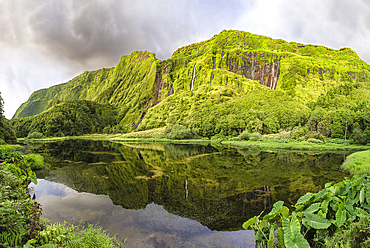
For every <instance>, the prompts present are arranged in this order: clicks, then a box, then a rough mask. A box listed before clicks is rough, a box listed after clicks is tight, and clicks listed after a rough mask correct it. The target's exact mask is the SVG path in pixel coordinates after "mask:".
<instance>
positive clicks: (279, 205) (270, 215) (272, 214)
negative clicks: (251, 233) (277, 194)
mask: <svg viewBox="0 0 370 248" xmlns="http://www.w3.org/2000/svg"><path fill="white" fill-rule="evenodd" d="M283 205H284V201H278V202H275V204H274V206H273V208H272V210H271V211H270V213H268V214H267V215H265V216H264V217H263V219H264V220H266V219H271V218H274V217H275V216H276V214H277V213H278V212H279V211H280V209H281V208H282V207H283Z"/></svg>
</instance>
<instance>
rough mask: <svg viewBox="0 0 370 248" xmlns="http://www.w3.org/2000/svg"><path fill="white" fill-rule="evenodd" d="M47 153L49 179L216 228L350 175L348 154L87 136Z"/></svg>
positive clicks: (132, 206) (289, 202)
mask: <svg viewBox="0 0 370 248" xmlns="http://www.w3.org/2000/svg"><path fill="white" fill-rule="evenodd" d="M43 152H44V155H45V161H46V163H47V165H48V167H49V169H50V170H51V171H50V172H48V176H47V179H49V180H53V181H58V182H62V183H64V184H66V185H67V186H69V187H71V188H73V189H75V190H77V191H79V192H90V193H94V194H106V195H109V197H110V198H111V199H112V201H113V203H114V204H117V205H121V206H122V207H124V208H130V209H139V208H145V206H146V205H147V204H149V203H152V202H154V203H156V204H159V205H162V206H164V208H165V209H166V210H167V211H169V212H171V213H173V214H176V215H179V216H182V217H187V218H190V219H194V220H197V221H199V222H200V223H202V224H203V225H205V226H208V227H209V228H210V229H212V230H237V229H241V225H242V223H243V222H244V221H245V220H247V219H249V218H250V217H252V216H254V215H258V214H259V213H260V212H261V211H262V210H265V212H268V211H269V210H270V209H271V207H272V204H273V203H274V202H276V201H278V200H283V201H285V202H286V206H288V207H289V206H290V205H292V204H293V203H294V202H295V201H296V200H297V199H298V198H299V197H300V196H301V195H303V194H304V193H306V192H308V191H310V192H316V191H318V190H319V189H321V188H322V187H324V184H325V183H326V182H329V181H340V180H342V179H343V176H344V174H343V173H341V172H340V171H339V165H340V164H341V163H342V160H343V154H330V153H320V154H312V155H309V154H305V153H273V152H261V151H256V150H235V149H232V150H230V149H224V148H223V147H216V148H215V147H212V146H210V145H203V146H202V145H201V146H199V145H197V146H196V145H179V146H178V145H167V144H166V145H155V144H130V145H129V146H125V145H120V144H115V143H110V142H101V141H99V142H98V141H96V142H92V141H81V140H80V141H77V140H76V141H64V142H62V143H48V144H45V146H44V148H43ZM267 185H268V186H267Z"/></svg>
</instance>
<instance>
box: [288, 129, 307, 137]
mask: <svg viewBox="0 0 370 248" xmlns="http://www.w3.org/2000/svg"><path fill="white" fill-rule="evenodd" d="M306 134H307V128H305V127H299V126H296V127H294V128H293V130H292V132H291V136H292V138H293V139H298V138H301V137H303V136H305V135H306Z"/></svg>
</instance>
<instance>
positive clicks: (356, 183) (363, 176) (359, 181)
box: [350, 174, 366, 188]
mask: <svg viewBox="0 0 370 248" xmlns="http://www.w3.org/2000/svg"><path fill="white" fill-rule="evenodd" d="M365 177H366V174H364V175H362V176H360V177H359V178H357V179H355V178H356V176H354V177H353V178H352V180H353V179H355V180H354V181H351V186H350V188H353V187H357V186H358V185H360V184H361V183H362V181H363V180H364V178H365Z"/></svg>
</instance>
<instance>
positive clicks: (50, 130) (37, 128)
mask: <svg viewBox="0 0 370 248" xmlns="http://www.w3.org/2000/svg"><path fill="white" fill-rule="evenodd" d="M11 122H12V125H13V127H14V128H15V130H16V133H17V136H18V137H27V136H28V137H29V138H30V139H31V138H34V137H39V138H40V137H42V135H45V136H73V135H82V134H89V133H101V132H102V131H103V129H104V128H105V127H107V126H111V125H113V126H114V125H115V124H116V123H117V110H116V109H115V108H114V107H112V106H111V105H104V104H99V103H96V102H91V101H85V100H83V101H65V102H60V103H57V104H55V105H54V106H53V107H51V108H50V109H48V110H47V111H45V112H43V113H41V114H39V115H36V116H32V117H26V118H19V119H12V120H11Z"/></svg>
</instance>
